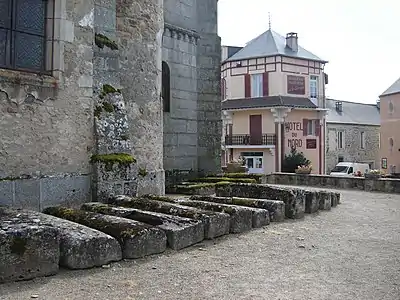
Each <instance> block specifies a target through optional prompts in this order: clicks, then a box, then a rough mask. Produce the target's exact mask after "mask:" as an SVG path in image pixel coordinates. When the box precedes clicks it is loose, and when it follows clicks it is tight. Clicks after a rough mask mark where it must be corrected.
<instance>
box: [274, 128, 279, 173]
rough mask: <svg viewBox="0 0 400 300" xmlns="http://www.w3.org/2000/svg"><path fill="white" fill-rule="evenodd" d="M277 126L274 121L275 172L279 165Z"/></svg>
mask: <svg viewBox="0 0 400 300" xmlns="http://www.w3.org/2000/svg"><path fill="white" fill-rule="evenodd" d="M278 128H279V124H278V123H275V136H276V143H275V172H279V170H278V165H279V157H278V153H279V151H280V150H279V148H280V146H279V145H280V143H279V141H278Z"/></svg>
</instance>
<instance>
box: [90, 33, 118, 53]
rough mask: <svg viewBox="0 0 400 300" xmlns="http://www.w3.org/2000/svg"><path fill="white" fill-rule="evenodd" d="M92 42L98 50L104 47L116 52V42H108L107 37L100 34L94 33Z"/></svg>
mask: <svg viewBox="0 0 400 300" xmlns="http://www.w3.org/2000/svg"><path fill="white" fill-rule="evenodd" d="M94 42H95V44H96V45H97V47H99V48H100V49H103V48H104V46H106V47H108V48H110V49H111V50H118V45H117V43H116V42H114V41H112V40H110V39H109V38H108V37H106V36H105V35H103V34H101V33H96V34H95V37H94Z"/></svg>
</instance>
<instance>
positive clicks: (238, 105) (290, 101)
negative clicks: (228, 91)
mask: <svg viewBox="0 0 400 300" xmlns="http://www.w3.org/2000/svg"><path fill="white" fill-rule="evenodd" d="M278 106H284V107H295V108H317V106H316V105H315V104H314V103H312V102H311V100H310V99H308V98H301V97H289V96H266V97H259V98H241V99H230V100H225V101H222V110H230V109H244V108H263V107H278Z"/></svg>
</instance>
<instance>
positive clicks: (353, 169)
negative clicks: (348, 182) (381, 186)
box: [329, 162, 369, 176]
mask: <svg viewBox="0 0 400 300" xmlns="http://www.w3.org/2000/svg"><path fill="white" fill-rule="evenodd" d="M358 171H360V172H361V174H362V175H364V174H365V173H368V172H369V164H360V163H352V162H340V163H338V164H337V165H336V167H335V168H333V170H332V171H331V173H330V174H329V175H331V176H353V175H354V173H357V172H358Z"/></svg>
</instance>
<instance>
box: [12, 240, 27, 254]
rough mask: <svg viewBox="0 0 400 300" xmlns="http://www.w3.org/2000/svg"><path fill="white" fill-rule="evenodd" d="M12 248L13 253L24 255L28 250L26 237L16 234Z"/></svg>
mask: <svg viewBox="0 0 400 300" xmlns="http://www.w3.org/2000/svg"><path fill="white" fill-rule="evenodd" d="M10 250H11V253H14V254H17V255H19V256H22V255H24V253H25V251H26V239H24V238H22V237H19V236H14V237H13V238H12V240H11V245H10Z"/></svg>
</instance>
